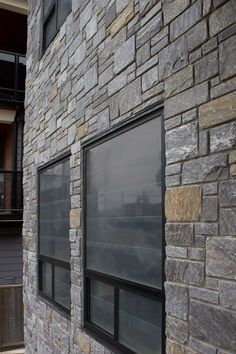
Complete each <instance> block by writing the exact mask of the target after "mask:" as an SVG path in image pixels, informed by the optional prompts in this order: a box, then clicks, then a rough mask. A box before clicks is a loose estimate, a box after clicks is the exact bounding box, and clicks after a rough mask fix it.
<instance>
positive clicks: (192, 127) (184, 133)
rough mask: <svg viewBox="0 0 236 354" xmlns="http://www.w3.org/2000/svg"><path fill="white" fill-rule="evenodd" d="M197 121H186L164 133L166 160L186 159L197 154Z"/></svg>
mask: <svg viewBox="0 0 236 354" xmlns="http://www.w3.org/2000/svg"><path fill="white" fill-rule="evenodd" d="M197 140H198V139H197V123H195V122H193V123H188V124H186V125H182V126H181V127H179V128H176V129H172V130H171V131H170V132H167V133H166V159H167V162H168V163H170V162H176V161H179V160H186V159H189V158H191V157H194V156H197V153H198V142H197Z"/></svg>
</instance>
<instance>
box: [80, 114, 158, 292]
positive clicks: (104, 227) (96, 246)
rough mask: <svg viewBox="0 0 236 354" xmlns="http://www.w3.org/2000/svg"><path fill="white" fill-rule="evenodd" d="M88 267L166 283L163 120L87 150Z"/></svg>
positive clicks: (152, 283) (134, 279)
mask: <svg viewBox="0 0 236 354" xmlns="http://www.w3.org/2000/svg"><path fill="white" fill-rule="evenodd" d="M86 183H87V194H86V206H87V218H86V234H87V267H88V268H89V269H91V270H96V271H99V272H102V273H106V274H110V275H113V276H117V277H120V278H123V279H126V280H130V281H132V282H137V283H140V284H145V285H149V286H153V287H161V286H162V183H161V120H160V119H152V120H150V121H148V122H146V123H144V124H141V125H139V126H137V127H135V128H134V129H131V130H129V131H126V132H124V133H123V134H120V135H118V136H116V137H114V138H112V139H110V140H108V141H105V142H104V143H102V144H100V145H97V146H96V147H94V148H91V149H89V151H88V153H87V179H86Z"/></svg>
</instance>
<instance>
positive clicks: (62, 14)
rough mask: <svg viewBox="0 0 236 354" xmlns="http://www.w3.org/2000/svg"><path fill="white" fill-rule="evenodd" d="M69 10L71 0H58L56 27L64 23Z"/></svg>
mask: <svg viewBox="0 0 236 354" xmlns="http://www.w3.org/2000/svg"><path fill="white" fill-rule="evenodd" d="M70 11H71V0H58V27H59V28H60V27H61V25H62V24H63V23H64V21H65V19H66V18H67V16H68V15H69V13H70Z"/></svg>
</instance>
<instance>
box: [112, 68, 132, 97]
mask: <svg viewBox="0 0 236 354" xmlns="http://www.w3.org/2000/svg"><path fill="white" fill-rule="evenodd" d="M127 78H128V77H127V73H126V72H125V71H124V72H121V73H120V74H119V75H117V76H116V77H115V78H114V79H113V80H111V81H110V82H109V84H108V96H112V95H113V94H114V93H116V92H117V91H120V89H122V88H123V87H124V86H125V85H126V84H127Z"/></svg>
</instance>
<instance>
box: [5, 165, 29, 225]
mask: <svg viewBox="0 0 236 354" xmlns="http://www.w3.org/2000/svg"><path fill="white" fill-rule="evenodd" d="M22 197H23V195H22V172H16V171H0V216H4V215H5V216H9V215H13V214H14V216H15V217H17V216H18V217H17V218H19V217H21V216H22V207H23V205H22Z"/></svg>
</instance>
